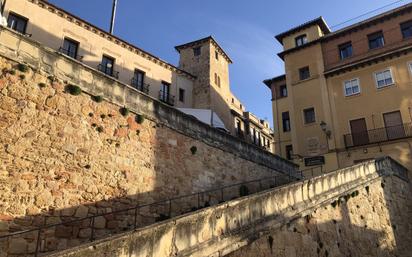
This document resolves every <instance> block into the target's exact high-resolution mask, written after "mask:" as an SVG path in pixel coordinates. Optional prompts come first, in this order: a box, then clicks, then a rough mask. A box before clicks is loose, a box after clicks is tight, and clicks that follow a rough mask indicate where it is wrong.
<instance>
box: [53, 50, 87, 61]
mask: <svg viewBox="0 0 412 257" xmlns="http://www.w3.org/2000/svg"><path fill="white" fill-rule="evenodd" d="M59 52H60V53H62V54H64V55H67V56H68V57H70V58H73V59H76V60H78V61H82V60H83V56H79V55H77V53H75V52H71V51H69V50H67V49H64V48H63V47H60V48H59Z"/></svg>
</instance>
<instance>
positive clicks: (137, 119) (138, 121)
mask: <svg viewBox="0 0 412 257" xmlns="http://www.w3.org/2000/svg"><path fill="white" fill-rule="evenodd" d="M136 122H137V123H138V124H142V123H143V122H144V116H143V115H141V114H137V115H136Z"/></svg>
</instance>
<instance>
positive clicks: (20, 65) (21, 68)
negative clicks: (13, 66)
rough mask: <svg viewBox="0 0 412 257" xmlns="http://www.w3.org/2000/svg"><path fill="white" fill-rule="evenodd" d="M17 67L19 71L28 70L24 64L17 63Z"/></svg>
mask: <svg viewBox="0 0 412 257" xmlns="http://www.w3.org/2000/svg"><path fill="white" fill-rule="evenodd" d="M17 69H18V70H19V71H21V72H28V71H29V67H28V66H27V65H25V64H22V63H19V64H18V65H17Z"/></svg>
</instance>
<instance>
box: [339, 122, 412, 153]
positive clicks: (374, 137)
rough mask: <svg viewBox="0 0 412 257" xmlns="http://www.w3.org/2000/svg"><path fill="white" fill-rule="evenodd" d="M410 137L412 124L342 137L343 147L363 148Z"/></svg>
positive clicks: (411, 135)
mask: <svg viewBox="0 0 412 257" xmlns="http://www.w3.org/2000/svg"><path fill="white" fill-rule="evenodd" d="M408 137H412V123H406V124H402V125H398V126H392V127H385V128H377V129H372V130H367V131H364V132H360V133H353V134H346V135H344V136H343V140H344V142H345V147H346V148H350V147H355V146H364V145H369V144H377V143H383V142H387V141H392V140H397V139H403V138H408Z"/></svg>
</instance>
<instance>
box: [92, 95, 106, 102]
mask: <svg viewBox="0 0 412 257" xmlns="http://www.w3.org/2000/svg"><path fill="white" fill-rule="evenodd" d="M92 100H93V101H95V102H96V103H101V102H103V96H101V95H95V96H92Z"/></svg>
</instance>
